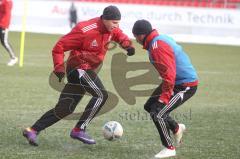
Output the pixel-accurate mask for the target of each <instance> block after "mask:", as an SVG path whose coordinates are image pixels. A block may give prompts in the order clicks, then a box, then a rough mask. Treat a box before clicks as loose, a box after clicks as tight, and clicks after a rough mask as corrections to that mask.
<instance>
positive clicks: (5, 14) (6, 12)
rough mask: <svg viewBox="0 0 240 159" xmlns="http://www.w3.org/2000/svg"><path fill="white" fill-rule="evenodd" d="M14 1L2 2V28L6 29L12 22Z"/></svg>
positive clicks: (6, 0)
mask: <svg viewBox="0 0 240 159" xmlns="http://www.w3.org/2000/svg"><path fill="white" fill-rule="evenodd" d="M11 10H12V0H1V1H0V28H3V29H6V28H8V27H9V24H10V21H11Z"/></svg>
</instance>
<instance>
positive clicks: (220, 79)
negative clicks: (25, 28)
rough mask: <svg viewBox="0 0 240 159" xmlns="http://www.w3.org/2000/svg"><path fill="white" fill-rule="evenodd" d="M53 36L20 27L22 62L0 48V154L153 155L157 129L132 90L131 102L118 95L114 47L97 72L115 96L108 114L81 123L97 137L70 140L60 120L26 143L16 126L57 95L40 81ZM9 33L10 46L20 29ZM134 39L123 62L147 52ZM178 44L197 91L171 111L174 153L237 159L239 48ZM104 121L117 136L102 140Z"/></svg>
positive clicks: (108, 158)
mask: <svg viewBox="0 0 240 159" xmlns="http://www.w3.org/2000/svg"><path fill="white" fill-rule="evenodd" d="M58 38H59V36H57V35H56V36H54V35H43V34H30V33H27V34H26V47H25V59H24V67H23V68H19V67H18V66H14V67H7V66H6V63H7V62H8V55H7V53H6V51H5V50H3V48H2V47H0V81H1V82H0V89H1V94H0V99H1V103H0V158H1V159H5V158H12V159H13V158H16V159H21V158H22V159H28V158H29V159H30V158H34V159H35V158H36V159H40V158H41V159H46V158H49V159H55V158H56V159H57V158H64V159H70V158H71V159H77V158H79V159H96V158H99V159H132V158H135V159H149V158H154V155H155V154H156V153H158V152H159V151H160V150H161V148H162V147H161V144H160V139H159V136H158V134H157V130H156V129H155V127H154V125H153V123H152V121H150V118H149V117H148V116H146V113H145V111H144V109H143V104H144V103H145V101H146V100H147V98H148V97H147V96H146V97H137V102H136V104H134V105H129V104H127V103H126V102H124V100H123V99H121V98H120V96H119V95H118V92H117V91H116V90H115V88H114V86H113V84H112V78H111V72H110V68H111V59H112V55H113V54H114V53H115V50H113V51H111V52H109V53H108V54H107V56H106V59H105V63H104V65H103V68H102V70H101V71H100V73H99V76H100V78H101V79H102V81H103V83H104V85H105V87H106V88H107V89H108V90H109V91H111V92H112V93H114V94H115V95H117V96H118V97H119V103H118V105H117V107H115V108H114V109H113V110H112V111H110V112H109V113H107V114H104V115H102V116H99V117H97V118H95V120H93V121H92V123H91V124H90V126H89V127H88V132H89V133H90V134H91V135H92V136H93V137H94V138H95V139H96V141H97V144H96V145H94V146H89V145H84V144H82V143H80V142H78V141H75V140H72V139H71V138H70V137H69V133H70V130H71V129H72V127H73V126H74V125H75V123H76V122H77V121H74V120H62V121H60V122H59V123H57V124H55V125H53V126H52V127H50V128H48V129H46V130H45V131H43V132H42V133H41V134H40V135H39V138H38V141H39V144H40V146H39V147H31V146H29V145H28V143H27V142H26V140H25V139H24V138H23V137H22V134H21V131H22V129H23V128H25V127H27V126H31V124H33V122H35V121H36V120H37V119H38V118H39V117H40V116H41V115H42V114H43V113H44V112H45V111H47V110H49V109H50V108H52V107H54V105H55V103H56V101H57V99H58V95H59V92H57V91H55V90H54V89H52V88H51V87H50V86H49V83H48V78H49V75H50V73H51V71H52V58H51V49H52V47H53V45H54V43H55V42H56V41H57V39H58ZM9 39H10V41H11V43H12V45H13V46H14V49H15V50H16V52H17V53H18V52H19V46H20V41H19V39H20V34H19V33H14V32H12V33H10V38H9ZM136 46H137V54H136V56H135V57H130V58H129V61H130V62H131V61H135V62H136V61H137V62H142V61H148V59H147V54H146V53H145V52H144V51H143V50H142V49H141V47H140V46H139V45H137V44H136ZM183 47H184V48H185V50H186V51H187V52H188V54H189V56H190V57H191V59H192V62H193V64H194V66H195V67H196V69H197V71H198V74H199V78H200V85H199V89H198V92H197V94H196V95H195V96H194V97H193V98H192V99H191V100H189V101H188V102H187V103H185V104H184V105H183V106H182V107H180V108H179V109H177V110H176V111H175V112H174V113H173V114H172V116H173V117H174V118H175V119H176V120H178V121H179V122H183V123H185V125H186V126H187V128H188V131H187V133H186V134H185V136H184V144H183V145H182V147H180V148H178V149H177V155H178V156H177V157H176V158H178V159H238V158H239V156H240V148H239V143H240V137H239V134H240V124H239V113H240V107H239V103H240V84H239V81H240V71H239V69H240V62H239V59H240V47H233V46H217V45H197V44H183ZM117 51H118V52H119V51H120V50H116V52H117ZM119 67H122V66H119ZM131 73H132V74H133V75H134V72H131ZM123 84H124V83H123ZM141 89H143V88H142V87H141ZM146 89H148V87H146ZM87 100H88V98H86V99H84V100H83V101H82V102H81V103H80V104H79V105H78V107H77V110H76V112H80V111H81V110H82V109H83V108H84V106H85V104H86V102H87ZM109 120H116V121H119V122H120V123H121V124H122V125H123V128H124V135H123V137H122V138H121V139H120V140H117V141H114V142H110V141H107V140H104V139H103V136H102V132H101V128H102V126H103V124H104V123H105V122H106V121H109Z"/></svg>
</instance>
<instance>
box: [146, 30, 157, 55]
mask: <svg viewBox="0 0 240 159" xmlns="http://www.w3.org/2000/svg"><path fill="white" fill-rule="evenodd" d="M158 35H159V33H158V32H157V30H156V29H153V30H152V32H151V33H149V34H148V35H146V37H145V38H144V40H143V49H145V50H148V48H149V45H150V43H151V41H152V40H153V39H154V38H155V37H156V36H158Z"/></svg>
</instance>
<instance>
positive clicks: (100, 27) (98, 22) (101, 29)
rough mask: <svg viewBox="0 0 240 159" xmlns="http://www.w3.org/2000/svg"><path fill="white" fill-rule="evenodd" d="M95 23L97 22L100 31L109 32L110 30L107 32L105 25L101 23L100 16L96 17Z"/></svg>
mask: <svg viewBox="0 0 240 159" xmlns="http://www.w3.org/2000/svg"><path fill="white" fill-rule="evenodd" d="M97 24H98V26H99V31H100V32H101V33H111V32H109V31H108V30H107V28H106V27H105V25H104V24H103V21H102V18H101V17H99V18H98V21H97Z"/></svg>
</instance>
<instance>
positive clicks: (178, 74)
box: [132, 20, 198, 158]
mask: <svg viewBox="0 0 240 159" xmlns="http://www.w3.org/2000/svg"><path fill="white" fill-rule="evenodd" d="M132 32H133V35H134V37H135V38H136V40H137V42H138V43H140V44H141V45H143V49H146V50H147V51H148V55H149V60H150V62H151V63H152V64H153V66H154V67H155V68H156V70H157V71H158V73H159V75H160V77H161V78H162V82H161V84H160V85H159V87H157V88H156V90H155V91H154V92H153V94H152V96H151V97H150V98H149V99H148V100H147V102H146V103H145V105H144V109H145V110H146V111H147V112H148V113H150V115H151V117H152V119H153V122H154V124H155V126H156V128H157V130H158V132H159V135H160V138H161V141H162V144H163V146H164V149H163V150H161V151H160V152H159V153H158V154H156V155H155V157H156V158H166V157H172V156H176V150H175V147H174V145H173V142H172V140H171V137H170V132H169V131H170V130H171V131H172V132H173V134H174V137H175V142H176V144H177V145H179V144H180V142H181V139H182V135H183V132H184V131H185V129H186V128H185V125H184V124H178V123H177V122H176V121H175V120H174V119H172V118H171V116H170V115H169V114H170V113H171V112H172V111H173V110H175V109H176V108H177V107H179V106H180V105H182V104H183V103H184V102H185V101H187V100H188V99H189V98H191V97H192V96H193V95H194V94H195V92H196V90H197V85H198V77H197V73H196V71H195V68H194V67H193V65H192V64H191V61H190V59H189V57H188V55H187V54H186V53H185V52H184V50H183V49H182V47H181V46H180V45H179V44H177V43H176V42H175V41H174V40H173V39H172V38H170V37H169V36H167V35H164V34H159V33H158V32H157V30H155V29H152V25H151V24H150V22H148V21H147V20H138V21H136V22H135V23H134V26H133V29H132Z"/></svg>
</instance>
